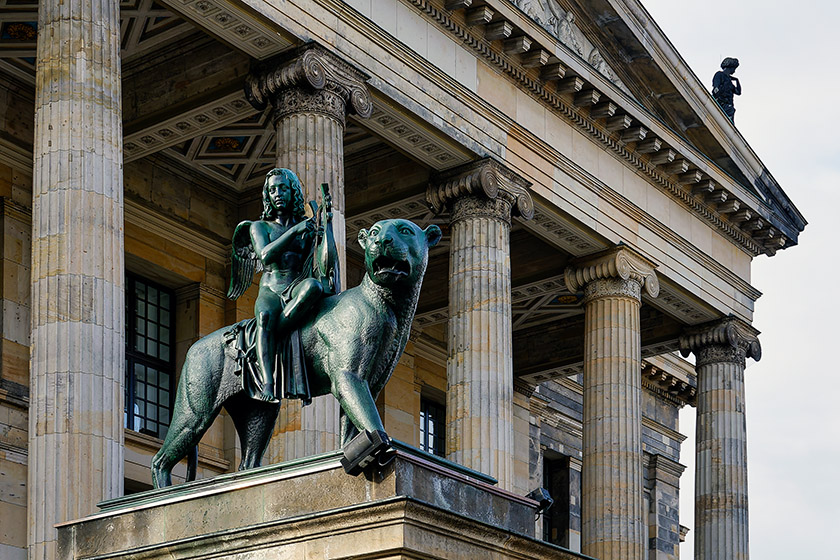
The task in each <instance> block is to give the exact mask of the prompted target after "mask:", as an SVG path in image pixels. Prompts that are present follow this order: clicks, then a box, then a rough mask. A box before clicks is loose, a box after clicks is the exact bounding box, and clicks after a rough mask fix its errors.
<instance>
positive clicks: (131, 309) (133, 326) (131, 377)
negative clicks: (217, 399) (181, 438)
mask: <svg viewBox="0 0 840 560" xmlns="http://www.w3.org/2000/svg"><path fill="white" fill-rule="evenodd" d="M137 282H141V283H142V284H144V285H145V286H146V287H147V288H149V287H151V288H155V289H156V290H158V294H161V293H165V294H166V295H168V296H169V308H168V311H169V326H168V327H167V328H168V329H169V339H168V341H166V342H167V344H168V345H169V360H168V361H167V360H163V359H161V358H159V357H154V356H150V355H149V354H147V353H145V352H141V351H139V350H136V349H135V341H136V336H137V317H138V314H137V306H136V303H137V295H136V291H135V288H136V283H137ZM125 285H126V291H125V319H126V328H125V334H126V336H125V384H126V387H125V397H126V398H125V406H124V409H123V414H124V418H125V425H124V427H125V428H127V429H129V430H132V431H136V432H138V433H141V434H144V435H147V436H151V437H156V438H158V439H163V437H161V426H162V425H163V426H165V427H166V428H167V429H168V428H169V426H170V424H171V422H172V405H173V402H174V399H175V388H176V380H175V292H174V291H173V290H171V289H169V288H167V287H166V286H162V285H160V284H158V283H157V282H154V281H152V280H149V279H148V278H145V277H143V276H140V275H139V274H133V273H131V272H128V271H126V273H125ZM158 298H160V295H158ZM158 301H160V299H158ZM161 307H162V306H160V305H158V308H161ZM144 319H148V318H147V317H146V318H144ZM156 323H157V324H158V326H160V319H159V318H158V321H156ZM143 336H147V335H146V334H144V335H143ZM157 340H158V341H162V340H163V339H161V338H160V337H158V338H157ZM137 364H139V365H143V366H145V367H151V368H153V369H155V370H157V371H158V372H159V373H166V374H167V375H168V376H169V386H168V387H166V389H167V390H168V392H169V403H168V406H166V407H165V408H167V409H168V410H169V420H168V421H167V422H166V423H164V422H161V420H160V415H159V414H158V415H157V419H156V420H155V422H156V423H157V425H158V429H157V431H156V432H155V433H151V430H149V429H148V428H146V427H145V426H143V427H141V428H140V429H139V430H134V424H135V419H136V418H138V417H137V416H135V413H134V404H135V402H136V398H137V396H136V391H137V378H136V373H135V366H136V365H137ZM155 387H156V388H158V389H161V388H163V387H162V386H161V385H160V384H156V385H155ZM143 401H146V402H147V403H148V401H147V399H145V398H144V399H143ZM156 406H157V407H158V409H159V410H160V409H162V408H164V406H163V404H162V403H160V402H158V403H156ZM139 418H141V421H145V420H146V416H145V415H143V416H140V417H139Z"/></svg>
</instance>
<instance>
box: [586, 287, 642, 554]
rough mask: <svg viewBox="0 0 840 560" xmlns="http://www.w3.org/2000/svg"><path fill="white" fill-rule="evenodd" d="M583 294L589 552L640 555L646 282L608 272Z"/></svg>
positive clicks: (587, 543) (587, 548) (587, 539)
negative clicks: (643, 286)
mask: <svg viewBox="0 0 840 560" xmlns="http://www.w3.org/2000/svg"><path fill="white" fill-rule="evenodd" d="M585 294H586V296H585V297H586V318H585V326H584V339H585V342H584V344H585V346H584V358H583V472H582V476H583V492H582V493H583V496H582V497H583V500H582V511H581V513H582V527H581V529H582V538H583V553H584V554H588V555H590V556H593V557H595V558H603V559H605V560H606V559H615V560H618V559H621V560H625V559H627V560H636V559H638V560H641V558H642V557H643V556H644V510H643V507H644V506H643V493H644V487H643V477H642V376H641V336H640V324H639V323H640V319H639V309H640V307H641V285H640V284H639V282H638V281H636V280H623V279H621V278H605V279H599V280H595V281H593V282H590V283H589V284H587V285H586V289H585Z"/></svg>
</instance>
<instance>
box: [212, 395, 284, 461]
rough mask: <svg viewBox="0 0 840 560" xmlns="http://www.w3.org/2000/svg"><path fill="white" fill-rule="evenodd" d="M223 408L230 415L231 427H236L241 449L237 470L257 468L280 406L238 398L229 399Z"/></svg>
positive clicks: (242, 397)
mask: <svg viewBox="0 0 840 560" xmlns="http://www.w3.org/2000/svg"><path fill="white" fill-rule="evenodd" d="M225 408H227V411H228V412H229V413H230V417H231V419H232V420H233V425H234V426H236V433H237V434H239V443H240V445H241V447H242V461H241V462H240V463H239V470H240V471H243V470H245V469H252V468H254V467H259V466H260V464H261V463H262V458H263V455H265V450H266V449H268V442H269V440H271V434H272V432H273V431H274V423H275V422H276V421H277V413H278V412H279V411H280V405H279V404H269V403H265V404H263V403H258V402H254V401H253V400H251V399H248V398H245V397H244V396H240V397H239V398H234V399H231V400H230V401H229V402H228V403H227V404H226V405H225Z"/></svg>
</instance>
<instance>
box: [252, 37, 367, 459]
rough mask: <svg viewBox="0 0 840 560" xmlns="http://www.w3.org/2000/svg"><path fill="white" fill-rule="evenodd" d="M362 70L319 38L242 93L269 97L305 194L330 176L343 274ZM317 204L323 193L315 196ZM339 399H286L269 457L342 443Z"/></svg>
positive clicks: (286, 158)
mask: <svg viewBox="0 0 840 560" xmlns="http://www.w3.org/2000/svg"><path fill="white" fill-rule="evenodd" d="M366 79H367V76H365V75H364V74H363V73H361V72H359V71H358V70H356V69H355V68H353V67H352V66H350V65H349V64H347V63H346V62H344V61H342V60H341V59H339V58H338V57H336V56H335V55H333V54H331V53H330V52H328V51H327V50H325V49H323V48H321V47H319V46H317V45H306V46H305V47H302V48H301V49H298V50H296V51H295V52H294V53H293V54H292V55H291V56H288V57H283V58H282V59H281V60H279V61H278V60H273V61H269V62H268V63H266V64H264V65H263V66H261V67H260V68H258V69H256V70H255V72H253V73H252V74H251V75H250V76H249V77H248V82H247V86H246V95H247V96H248V99H249V101H250V102H251V104H252V105H254V107H256V108H257V109H263V108H265V107H267V106H268V104H271V105H272V106H273V108H274V123H275V127H276V129H277V166H278V167H286V168H288V169H291V170H292V171H294V172H295V173H296V174H297V176H298V177H299V178H300V180H301V183H302V184H303V187H304V195H305V197H306V200H307V201H309V200H318V198H317V196H316V193H320V186H321V183H329V185H330V193H331V194H332V204H333V231H334V233H335V242H336V246H337V248H338V254H339V261H340V267H341V285H342V288H344V287H345V286H344V284H345V282H346V278H347V276H346V270H347V260H346V247H345V215H344V209H345V202H344V129H345V117H346V115H347V113H348V112H350V113H355V114H357V115H359V116H360V117H363V118H367V117H369V116H370V114H371V112H372V111H373V102H372V100H371V97H370V93H369V92H368V89H367V85H366V84H365V80H366ZM319 204H320V200H319ZM339 410H340V409H339V406H338V401H336V400H335V398H334V397H332V396H330V395H327V396H325V397H319V398H316V399H314V401H313V403H312V404H311V405H310V406H305V407H301V406H300V403H299V402H297V401H294V402H292V401H285V402H284V403H283V408H282V409H281V412H280V420H279V425H278V429H277V430H276V431H275V434H276V436H277V437H274V438H272V442H271V444H270V445H269V449H268V453H267V459H268V461H270V462H277V461H283V460H289V459H295V458H299V457H305V456H308V455H312V454H315V453H321V452H324V451H330V450H332V449H335V448H337V447H338V445H339V443H340V442H339V441H338V437H339V435H338V434H339V427H338V417H339Z"/></svg>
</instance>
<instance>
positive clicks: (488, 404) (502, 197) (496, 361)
mask: <svg viewBox="0 0 840 560" xmlns="http://www.w3.org/2000/svg"><path fill="white" fill-rule="evenodd" d="M526 187H527V183H525V182H524V181H521V180H518V178H516V177H515V176H513V174H511V173H507V172H505V171H504V170H503V168H502V167H501V166H500V165H498V164H497V163H495V162H493V161H491V160H483V161H481V162H478V163H477V164H470V165H469V166H466V167H464V168H460V169H457V170H455V171H453V172H450V173H448V174H447V175H446V176H443V177H439V178H437V181H436V183H435V184H434V185H433V186H432V187H430V189H429V191H428V197H427V198H428V200H429V202H430V203H431V204H432V205H433V207H435V208H436V209H443V208H444V207H448V208H449V210H450V221H451V224H452V225H451V236H450V243H451V245H450V257H449V349H448V351H449V356H448V359H447V363H446V376H447V393H446V457H447V458H448V459H450V460H452V461H455V462H456V463H460V464H462V465H465V466H467V467H469V468H471V469H475V470H478V471H480V472H484V473H487V474H490V475H491V476H494V477H496V478H497V479H498V480H499V485H500V486H501V487H502V488H506V489H509V490H510V489H512V486H513V478H514V477H513V452H514V449H513V361H512V360H513V358H512V355H513V352H512V348H511V344H512V327H511V299H510V298H511V296H510V218H511V211H512V209H513V207H514V206H513V205H514V204H517V206H516V208H517V209H522V208H524V209H525V214H526V216H527V217H530V215H532V214H533V206H532V202H531V199H530V196H529V195H528V193H527V191H526ZM529 209H530V214H529Z"/></svg>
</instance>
